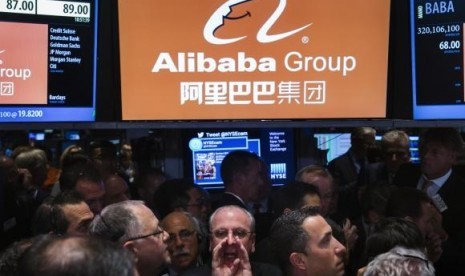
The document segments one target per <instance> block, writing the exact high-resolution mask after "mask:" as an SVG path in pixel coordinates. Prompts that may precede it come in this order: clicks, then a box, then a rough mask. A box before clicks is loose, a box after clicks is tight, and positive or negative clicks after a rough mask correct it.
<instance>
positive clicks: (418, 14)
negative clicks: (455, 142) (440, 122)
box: [410, 0, 465, 119]
mask: <svg viewBox="0 0 465 276" xmlns="http://www.w3.org/2000/svg"><path fill="white" fill-rule="evenodd" d="M410 24H411V42H412V43H411V45H412V46H411V47H412V77H413V78H412V83H413V89H412V91H413V117H414V119H464V118H465V86H464V74H465V70H464V66H465V60H464V54H463V52H464V51H463V49H464V44H465V43H464V36H463V28H464V24H465V2H464V1H460V0H447V1H444V0H441V1H439V0H435V1H431V0H428V1H426V0H410Z"/></svg>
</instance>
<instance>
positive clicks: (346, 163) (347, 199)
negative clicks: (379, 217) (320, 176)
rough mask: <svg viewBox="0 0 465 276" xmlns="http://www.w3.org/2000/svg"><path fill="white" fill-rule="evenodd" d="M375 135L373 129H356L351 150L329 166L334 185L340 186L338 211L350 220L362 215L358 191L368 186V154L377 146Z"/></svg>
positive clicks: (353, 133) (351, 138) (353, 132)
mask: <svg viewBox="0 0 465 276" xmlns="http://www.w3.org/2000/svg"><path fill="white" fill-rule="evenodd" d="M375 135H376V131H375V129H373V128H371V127H358V128H355V129H354V130H353V131H352V133H351V135H350V142H351V147H350V149H349V150H348V151H347V152H346V153H344V154H343V155H341V156H339V157H337V158H335V159H334V160H332V161H331V162H329V164H328V170H329V171H330V172H331V175H332V176H333V178H334V183H335V184H336V185H337V186H339V202H338V210H339V211H340V213H342V214H343V215H344V216H345V217H348V218H350V219H354V218H357V217H359V216H360V214H361V212H360V207H359V202H358V189H359V187H360V186H363V185H365V184H367V175H368V174H367V173H366V169H367V167H368V158H367V152H368V149H369V148H370V147H372V146H373V145H374V144H375Z"/></svg>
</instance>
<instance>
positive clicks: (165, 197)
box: [153, 178, 195, 219]
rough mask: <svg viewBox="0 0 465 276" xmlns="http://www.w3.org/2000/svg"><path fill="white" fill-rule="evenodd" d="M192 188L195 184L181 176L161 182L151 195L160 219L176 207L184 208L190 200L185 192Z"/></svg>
mask: <svg viewBox="0 0 465 276" xmlns="http://www.w3.org/2000/svg"><path fill="white" fill-rule="evenodd" d="M194 188H195V184H194V182H192V180H187V179H183V178H176V179H170V180H167V181H165V182H163V183H162V184H161V185H160V187H158V189H157V190H156V191H155V194H154V195H153V201H154V203H155V209H156V211H157V212H158V215H159V216H160V219H163V218H164V217H166V215H168V214H169V213H171V212H173V211H174V210H175V209H176V208H183V209H184V210H186V207H187V204H188V203H189V200H190V196H189V194H188V193H187V192H188V191H189V190H191V189H194Z"/></svg>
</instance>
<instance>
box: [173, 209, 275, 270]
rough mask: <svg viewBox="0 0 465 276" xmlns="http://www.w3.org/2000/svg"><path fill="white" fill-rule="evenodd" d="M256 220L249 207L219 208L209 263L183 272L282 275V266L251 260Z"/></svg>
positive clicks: (212, 223) (214, 216)
mask: <svg viewBox="0 0 465 276" xmlns="http://www.w3.org/2000/svg"><path fill="white" fill-rule="evenodd" d="M254 230H255V220H254V218H253V216H252V215H251V214H250V213H249V212H248V211H247V210H245V209H243V208H241V207H238V206H233V205H228V206H224V207H220V208H218V209H217V210H216V211H215V212H214V213H213V214H212V215H211V217H210V251H211V253H212V260H211V263H210V264H209V265H208V266H202V267H199V268H197V269H193V270H189V271H186V273H184V274H182V275H198V276H202V275H212V276H230V275H231V276H232V275H242V276H248V275H264V276H265V275H266V276H278V275H281V271H280V270H279V268H277V267H275V266H273V265H269V264H264V263H255V262H250V260H249V255H250V254H251V253H252V252H253V251H254V250H255V233H254Z"/></svg>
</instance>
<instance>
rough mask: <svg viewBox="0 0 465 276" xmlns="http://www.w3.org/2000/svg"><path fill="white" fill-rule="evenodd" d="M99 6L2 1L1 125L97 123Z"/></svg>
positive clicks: (78, 0)
mask: <svg viewBox="0 0 465 276" xmlns="http://www.w3.org/2000/svg"><path fill="white" fill-rule="evenodd" d="M97 7H98V0H74V1H53V0H36V1H27V0H22V1H0V41H1V43H0V122H14V123H16V122H76V121H94V120H95V93H96V86H97V85H96V78H97V70H96V69H97V14H98V12H97Z"/></svg>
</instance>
